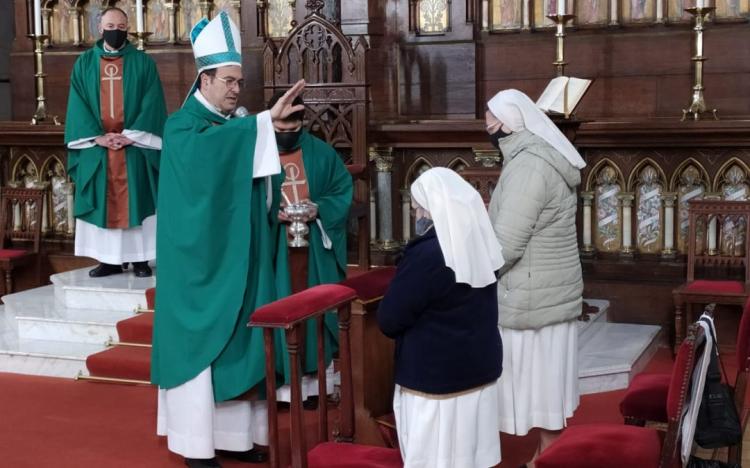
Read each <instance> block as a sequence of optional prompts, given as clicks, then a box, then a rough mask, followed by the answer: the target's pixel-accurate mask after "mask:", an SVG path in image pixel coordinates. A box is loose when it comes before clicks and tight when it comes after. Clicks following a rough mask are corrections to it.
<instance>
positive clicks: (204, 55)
mask: <svg viewBox="0 0 750 468" xmlns="http://www.w3.org/2000/svg"><path fill="white" fill-rule="evenodd" d="M241 41H242V39H241V37H240V30H239V28H237V25H236V24H234V21H232V19H231V18H230V17H229V15H228V14H227V12H226V11H223V10H222V11H221V12H219V14H218V15H217V16H216V17H215V18H214V19H212V20H211V21H209V20H208V19H206V18H203V19H202V20H200V21H199V22H198V23H197V24H196V25H195V26H193V29H192V30H191V31H190V42H191V44H192V45H193V56H194V57H195V69H196V70H197V73H196V78H195V82H194V83H193V86H192V87H191V89H190V92H189V93H188V96H190V95H192V94H193V92H195V90H196V88H197V85H198V76H199V75H200V74H201V72H203V71H206V70H211V69H212V68H219V67H224V66H227V65H237V66H238V67H241V66H242V42H241Z"/></svg>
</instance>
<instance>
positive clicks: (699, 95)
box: [680, 6, 719, 121]
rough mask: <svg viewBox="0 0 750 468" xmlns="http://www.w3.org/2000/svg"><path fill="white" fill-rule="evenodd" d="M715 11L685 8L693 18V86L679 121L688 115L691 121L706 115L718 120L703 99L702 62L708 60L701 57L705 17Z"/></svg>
mask: <svg viewBox="0 0 750 468" xmlns="http://www.w3.org/2000/svg"><path fill="white" fill-rule="evenodd" d="M715 9H716V8H714V7H707V6H698V7H695V8H685V11H687V12H688V13H690V14H691V15H693V16H694V17H695V27H694V28H693V31H695V55H694V56H693V58H692V59H691V60H692V61H693V63H694V64H695V84H694V85H693V100H692V102H691V103H690V107H688V108H687V109H682V119H680V120H681V121H684V120H685V119H686V118H687V116H688V114H689V115H691V116H692V117H693V120H700V118H701V115H702V114H706V113H711V114H712V115H713V117H714V120H719V117H717V116H716V109H711V110H708V108H707V107H706V101H705V100H704V98H703V89H704V88H703V62H705V61H706V60H708V59H706V57H704V56H703V29H704V26H703V25H704V23H705V21H706V15H708V14H709V13H711V12H712V11H714V10H715Z"/></svg>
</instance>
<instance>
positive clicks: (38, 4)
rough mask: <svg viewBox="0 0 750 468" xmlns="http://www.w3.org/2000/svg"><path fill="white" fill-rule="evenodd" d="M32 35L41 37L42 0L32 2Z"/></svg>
mask: <svg viewBox="0 0 750 468" xmlns="http://www.w3.org/2000/svg"><path fill="white" fill-rule="evenodd" d="M34 35H36V36H41V35H42V0H34Z"/></svg>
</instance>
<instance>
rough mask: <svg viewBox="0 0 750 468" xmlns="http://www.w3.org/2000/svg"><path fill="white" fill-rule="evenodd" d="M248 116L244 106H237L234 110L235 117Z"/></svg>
mask: <svg viewBox="0 0 750 468" xmlns="http://www.w3.org/2000/svg"><path fill="white" fill-rule="evenodd" d="M248 115H250V112H248V111H247V109H246V108H245V107H244V106H239V107H238V108H237V109H235V110H234V116H235V117H247V116H248Z"/></svg>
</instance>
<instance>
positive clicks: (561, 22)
mask: <svg viewBox="0 0 750 468" xmlns="http://www.w3.org/2000/svg"><path fill="white" fill-rule="evenodd" d="M558 1H562V0H558ZM575 17H576V15H567V14H566V15H547V18H549V19H551V20H552V21H553V22H554V23H555V27H556V30H557V32H555V38H557V50H556V52H555V61H554V62H552V65H554V66H555V71H556V72H557V76H564V75H565V65H567V64H568V63H567V62H566V61H565V24H566V23H567V22H568V21H570V20H572V19H573V18H575Z"/></svg>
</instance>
